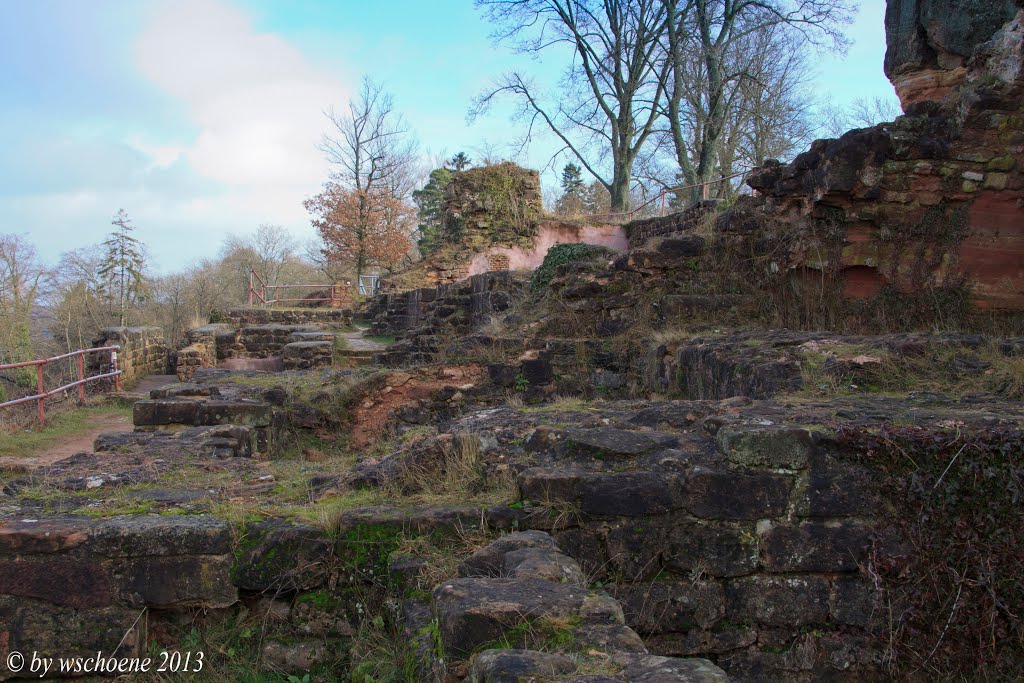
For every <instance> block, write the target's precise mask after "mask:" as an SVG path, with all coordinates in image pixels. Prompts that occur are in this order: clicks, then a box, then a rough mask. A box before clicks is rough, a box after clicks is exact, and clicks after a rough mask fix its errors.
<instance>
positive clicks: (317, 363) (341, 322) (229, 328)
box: [175, 308, 352, 382]
mask: <svg viewBox="0 0 1024 683" xmlns="http://www.w3.org/2000/svg"><path fill="white" fill-rule="evenodd" d="M223 319H224V322H216V323H210V324H208V325H201V326H199V327H196V328H193V329H191V330H189V333H188V338H187V343H186V345H185V347H184V348H182V349H180V350H179V351H178V352H177V356H176V358H177V360H176V366H175V372H176V374H177V375H178V380H179V381H182V382H186V381H188V380H189V379H190V378H191V377H192V375H193V374H195V372H196V370H198V369H200V368H215V367H220V366H231V365H234V366H235V367H236V369H247V368H248V369H264V370H283V369H299V368H302V369H306V368H309V367H321V366H324V365H330V364H331V354H332V351H333V348H334V344H333V342H334V334H333V332H331V330H333V329H338V328H347V327H349V326H350V325H351V324H352V311H351V310H349V309H330V308H315V309H275V308H236V309H231V310H229V311H227V312H226V313H225V315H224V317H223Z"/></svg>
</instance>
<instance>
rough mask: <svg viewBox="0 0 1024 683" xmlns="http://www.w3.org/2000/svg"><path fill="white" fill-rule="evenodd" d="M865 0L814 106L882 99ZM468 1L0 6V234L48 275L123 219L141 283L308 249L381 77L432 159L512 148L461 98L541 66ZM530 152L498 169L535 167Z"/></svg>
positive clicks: (549, 70)
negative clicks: (367, 87)
mask: <svg viewBox="0 0 1024 683" xmlns="http://www.w3.org/2000/svg"><path fill="white" fill-rule="evenodd" d="M884 4H885V3H884V0H865V1H864V2H863V3H862V7H861V11H860V13H859V15H858V17H857V20H856V22H855V23H854V24H853V25H852V26H851V27H850V28H849V30H848V35H849V36H850V38H851V39H852V40H853V46H852V48H851V49H850V51H849V53H848V54H847V55H845V56H842V57H840V56H832V55H827V54H823V55H820V56H819V57H818V58H817V60H816V61H817V62H818V78H817V82H816V91H817V94H818V95H819V96H827V97H830V98H831V99H832V100H833V101H835V102H836V103H838V104H840V105H842V104H846V103H848V102H850V101H851V100H853V99H854V98H856V97H862V96H867V97H871V96H875V95H884V96H891V93H892V88H891V86H890V85H889V83H888V81H886V79H885V78H884V76H883V75H882V57H883V54H884V51H885V39H884V32H883V26H882V16H883V14H884ZM490 31H491V27H490V26H489V25H488V24H487V23H486V22H485V21H484V20H483V19H482V18H481V16H480V14H479V11H478V10H476V9H475V8H474V7H473V4H472V2H471V1H470V0H435V1H434V2H424V1H423V0H398V1H391V2H377V3H369V2H360V1H356V0H345V1H338V0H287V1H285V0H170V1H163V0H159V1H158V0H152V1H150V0H3V1H2V2H0V144H3V149H5V150H6V153H5V154H4V155H3V156H2V157H0V217H2V218H0V233H10V232H13V233H20V234H24V235H27V236H28V237H29V239H31V240H32V241H33V242H34V243H35V244H36V245H37V247H38V248H39V251H40V253H41V255H42V256H43V257H44V258H45V259H46V260H48V261H55V260H56V259H57V258H58V257H59V255H60V254H61V253H62V252H64V251H67V250H69V249H74V248H77V247H82V246H86V245H89V244H93V243H96V242H99V241H101V240H102V239H103V238H104V236H105V235H106V233H107V232H109V230H110V219H111V217H112V216H113V214H114V213H115V212H116V211H117V209H118V208H124V209H126V210H127V211H128V213H129V215H130V216H131V217H132V219H133V220H134V222H135V224H136V225H137V227H138V232H137V236H138V237H139V238H140V239H142V240H143V241H144V242H146V243H147V245H148V247H149V251H150V254H151V257H152V261H153V265H154V267H155V269H156V270H158V271H162V272H167V271H170V270H174V269H178V268H181V267H183V266H186V265H188V264H189V263H191V262H194V261H196V260H198V259H199V258H202V257H210V256H214V255H215V254H216V251H217V249H218V247H219V245H220V243H221V241H222V240H223V238H224V237H225V236H226V235H228V234H230V233H237V234H241V233H247V232H251V231H252V230H254V229H255V228H256V226H258V225H259V224H260V223H278V224H281V225H284V226H286V227H287V228H288V229H289V230H290V231H292V232H293V233H294V234H295V235H296V236H297V237H298V238H299V239H301V240H307V239H309V238H311V237H312V236H313V232H312V229H311V228H310V227H309V221H308V217H307V216H306V214H305V211H304V210H303V208H302V205H301V202H302V200H303V199H304V198H305V197H307V196H309V195H310V194H313V193H315V192H316V191H317V189H318V187H319V185H320V183H321V182H322V180H323V179H324V178H325V177H326V174H327V172H328V168H327V165H326V163H325V162H324V161H323V159H322V158H321V154H320V152H318V151H317V150H316V148H315V144H316V141H317V140H318V139H319V137H320V135H321V133H322V132H323V130H324V129H325V128H324V124H325V119H324V117H323V115H322V110H323V109H324V108H326V107H328V106H331V105H334V106H336V107H341V106H342V105H343V104H344V103H345V101H346V100H347V98H348V96H349V94H350V93H351V92H352V91H353V89H354V88H356V87H357V85H358V81H359V79H360V78H361V76H362V75H364V74H368V75H370V76H372V77H373V78H374V79H376V80H378V81H382V82H384V83H385V85H386V86H387V88H388V90H390V91H391V92H392V93H393V94H394V97H395V102H396V105H397V107H398V108H399V109H400V110H401V111H402V113H403V114H404V115H405V117H406V118H407V120H408V122H409V123H410V125H411V126H412V128H413V129H414V131H415V133H416V135H417V137H418V138H419V140H420V142H421V145H422V148H423V153H424V157H425V159H426V158H428V157H429V158H433V157H437V156H438V155H441V154H447V155H450V154H452V153H454V152H455V151H459V150H469V154H470V156H471V157H472V156H473V150H474V149H476V148H479V147H480V146H482V145H490V146H497V147H499V148H500V146H501V145H503V144H504V143H506V142H507V141H508V140H509V139H510V138H512V137H514V133H515V126H514V125H513V124H512V123H510V120H509V116H508V115H509V112H510V109H509V108H505V109H501V108H499V109H497V110H495V111H493V112H492V113H491V114H490V115H489V116H487V117H486V118H485V119H483V120H478V121H477V122H475V123H474V124H473V125H472V126H469V125H467V123H466V112H467V108H468V106H469V103H470V101H471V99H472V98H473V96H474V95H476V94H477V93H479V92H480V91H481V90H483V89H484V88H485V87H486V86H487V85H488V83H489V82H490V81H491V80H492V79H493V78H494V77H495V76H497V75H499V74H500V73H502V72H503V71H506V70H509V69H510V68H513V67H517V68H521V69H523V70H526V71H532V72H538V73H540V74H542V75H547V76H549V77H554V76H557V72H558V69H559V65H558V64H557V63H553V62H555V61H556V60H552V59H551V58H550V57H546V58H544V59H536V58H531V57H529V56H524V55H513V54H512V53H511V52H510V51H509V50H507V49H505V48H502V47H495V46H494V45H493V44H492V43H491V41H490V39H489V34H490ZM551 149H552V146H551V144H550V143H548V142H547V141H544V140H541V141H540V142H539V143H538V144H535V145H534V146H533V147H532V148H531V149H530V150H529V152H528V153H527V154H525V155H523V156H522V157H520V158H519V159H517V160H518V161H519V162H520V163H523V164H524V165H529V166H532V167H535V168H538V167H541V166H543V165H544V164H546V162H547V161H548V156H549V154H550V150H551Z"/></svg>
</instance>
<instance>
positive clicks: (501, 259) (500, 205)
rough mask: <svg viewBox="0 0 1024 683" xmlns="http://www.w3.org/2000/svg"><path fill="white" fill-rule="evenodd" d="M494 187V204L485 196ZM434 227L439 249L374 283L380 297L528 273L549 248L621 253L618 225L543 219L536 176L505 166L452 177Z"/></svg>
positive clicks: (623, 236) (624, 241)
mask: <svg viewBox="0 0 1024 683" xmlns="http://www.w3.org/2000/svg"><path fill="white" fill-rule="evenodd" d="M495 178H497V179H499V180H498V181H496V180H494V179H495ZM496 182H497V183H498V187H499V188H500V189H501V191H502V193H503V198H502V199H500V200H495V199H494V198H493V197H492V196H491V195H492V194H493V193H494V192H495V188H494V187H493V184H494V183H496ZM508 206H513V207H515V208H514V210H510V209H509V208H508ZM441 221H442V223H443V226H444V227H443V228H442V237H443V238H444V240H446V241H447V243H446V244H442V246H441V247H440V248H438V249H437V250H436V251H435V252H434V253H432V254H429V255H428V256H426V257H425V258H424V259H423V260H422V261H421V262H419V263H417V264H416V265H414V266H412V267H411V268H409V269H408V270H406V271H404V272H403V273H399V274H397V275H395V276H390V277H384V278H382V279H381V281H380V289H381V291H403V290H409V289H422V288H425V287H436V286H438V285H447V284H454V283H456V282H461V281H462V280H465V279H466V278H468V277H470V276H473V275H480V274H483V273H488V272H493V271H496V270H533V269H535V268H537V267H538V266H539V265H540V264H541V263H542V262H543V261H544V256H545V255H546V254H547V252H548V249H550V248H551V247H552V246H554V245H556V244H571V243H576V242H583V243H586V244H596V245H600V246H605V247H608V248H609V249H612V250H614V251H620V252H621V251H625V250H626V249H628V248H629V241H628V240H627V238H626V233H625V230H624V229H623V227H622V226H621V225H617V224H614V223H609V222H604V221H598V222H590V223H585V222H579V221H569V220H562V219H556V218H549V217H545V216H544V215H543V207H542V206H541V189H540V174H539V173H538V172H537V171H531V170H528V169H524V168H520V167H519V166H516V165H515V164H512V163H510V162H506V163H503V164H496V165H493V166H484V167H479V168H474V169H470V170H468V171H461V172H457V173H455V174H454V179H453V181H452V183H451V184H450V185H449V186H448V188H447V189H446V191H445V199H444V204H443V207H442V210H441Z"/></svg>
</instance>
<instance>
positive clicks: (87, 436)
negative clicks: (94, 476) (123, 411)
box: [0, 375, 178, 473]
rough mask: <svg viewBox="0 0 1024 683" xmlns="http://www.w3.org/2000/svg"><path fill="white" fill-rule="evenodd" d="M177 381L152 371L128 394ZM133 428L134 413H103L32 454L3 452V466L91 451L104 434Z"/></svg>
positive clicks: (12, 468) (24, 466)
mask: <svg viewBox="0 0 1024 683" xmlns="http://www.w3.org/2000/svg"><path fill="white" fill-rule="evenodd" d="M176 381H178V378H177V377H175V376H174V375H150V376H149V377H145V378H143V380H142V381H141V382H139V384H138V385H136V386H135V388H134V389H132V391H131V392H128V394H127V395H129V396H134V395H136V394H142V395H143V397H144V398H148V397H149V392H150V391H151V390H152V389H159V388H160V387H163V386H166V385H168V384H171V383H173V382H176ZM133 429H135V425H133V424H132V417H131V415H100V416H99V417H97V418H96V419H95V420H93V422H92V424H90V426H89V429H87V430H82V431H77V432H75V433H73V434H68V435H67V436H66V437H63V438H60V439H58V440H56V441H54V442H52V443H49V444H47V445H46V446H42V447H40V448H39V450H38V451H37V452H35V453H33V454H31V455H18V456H0V470H6V471H9V472H22V473H23V472H31V471H32V470H34V469H36V468H38V467H46V466H48V465H52V464H53V463H55V462H57V461H58V460H63V459H64V458H66V457H68V456H70V455H74V454H75V453H82V452H91V451H92V444H93V442H94V441H95V440H96V437H97V436H99V435H100V434H106V433H111V432H130V431H132V430H133Z"/></svg>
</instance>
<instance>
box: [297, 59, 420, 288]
mask: <svg viewBox="0 0 1024 683" xmlns="http://www.w3.org/2000/svg"><path fill="white" fill-rule="evenodd" d="M326 114H327V117H328V119H330V121H331V124H332V126H333V131H332V132H331V134H329V135H325V136H324V137H323V139H322V141H321V144H320V149H321V150H322V151H323V152H324V154H325V155H327V159H328V161H330V162H331V163H332V164H335V165H336V167H337V170H336V172H335V173H333V174H332V175H331V177H330V179H329V180H328V181H327V182H326V183H324V187H323V191H322V192H321V193H320V194H317V195H315V196H314V197H311V198H309V199H307V200H306V201H305V202H304V204H305V206H306V209H307V210H308V211H309V212H310V213H311V214H312V215H313V222H314V225H316V226H317V228H318V229H319V230H320V232H321V236H322V237H323V238H324V243H323V245H322V247H321V251H322V258H318V259H317V260H318V262H319V264H320V265H321V270H322V271H323V272H324V273H325V274H326V275H328V276H329V277H331V278H332V279H338V276H339V274H340V273H343V272H345V271H347V270H349V269H350V268H352V269H353V272H354V274H355V276H356V278H357V279H358V277H359V276H361V275H363V274H364V273H366V272H367V268H368V267H371V266H374V265H377V266H383V264H384V263H391V262H392V261H391V260H390V255H391V253H392V251H394V248H393V247H394V245H395V244H403V245H405V249H406V251H407V250H408V245H409V244H410V241H409V240H410V238H411V237H412V234H411V231H412V229H413V228H407V226H406V225H407V224H406V222H405V221H398V220H391V217H393V216H395V215H405V214H406V213H407V212H408V211H411V208H410V204H409V201H408V200H409V198H410V196H411V194H412V191H413V189H414V188H415V187H416V185H417V183H418V182H419V180H420V177H421V176H422V169H421V168H420V167H419V164H418V161H417V159H416V147H417V145H416V142H415V141H414V140H413V139H412V138H411V136H410V132H409V128H408V126H407V125H406V124H405V121H404V120H403V118H402V117H401V116H400V115H399V114H398V113H397V112H396V111H395V109H394V101H393V100H392V98H391V96H390V95H389V94H387V93H385V92H384V90H383V88H382V87H381V86H380V85H378V84H376V83H374V82H373V81H372V80H370V79H369V78H364V79H363V82H362V86H361V88H360V90H359V94H358V96H357V97H356V98H355V99H352V100H349V103H348V108H347V110H346V111H345V113H343V114H337V113H335V112H333V111H328V112H326ZM385 216H386V217H387V218H386V219H385V218H384V217H385ZM384 224H386V225H387V226H388V229H387V230H383V229H380V227H381V226H382V225H384ZM413 225H414V224H413ZM325 226H328V227H329V228H330V229H329V230H327V232H325V231H324V230H323V228H324V227H325ZM396 226H397V227H396ZM392 228H394V229H397V230H399V231H401V230H405V231H406V232H407V233H408V234H404V235H397V234H396V233H395V230H394V229H392ZM339 234H345V235H354V236H355V238H354V239H346V240H340V241H339V240H332V239H328V236H329V235H330V236H337V235H339ZM403 239H404V242H403ZM382 252H386V253H387V254H388V257H387V258H383V259H380V263H376V260H375V259H373V258H369V257H368V254H369V255H372V254H377V253H382Z"/></svg>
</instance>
